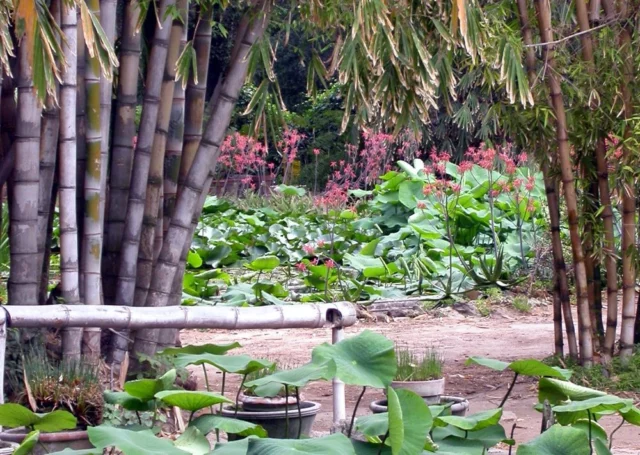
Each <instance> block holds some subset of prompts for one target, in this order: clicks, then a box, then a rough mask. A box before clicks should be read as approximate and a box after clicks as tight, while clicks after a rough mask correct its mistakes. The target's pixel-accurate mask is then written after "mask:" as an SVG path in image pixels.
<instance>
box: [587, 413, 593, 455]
mask: <svg viewBox="0 0 640 455" xmlns="http://www.w3.org/2000/svg"><path fill="white" fill-rule="evenodd" d="M587 417H589V455H593V441H592V440H591V411H590V410H589V409H587Z"/></svg>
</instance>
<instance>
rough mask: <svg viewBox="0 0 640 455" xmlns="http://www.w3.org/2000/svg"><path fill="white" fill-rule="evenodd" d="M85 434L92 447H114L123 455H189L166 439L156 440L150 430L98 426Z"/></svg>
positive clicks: (90, 428)
mask: <svg viewBox="0 0 640 455" xmlns="http://www.w3.org/2000/svg"><path fill="white" fill-rule="evenodd" d="M87 433H88V434H89V441H91V444H93V445H94V446H96V447H115V448H117V449H120V450H121V451H122V453H123V454H124V455H190V453H189V452H187V451H184V450H180V449H178V448H176V447H175V446H174V445H173V444H172V443H171V442H169V441H168V440H167V439H160V438H157V437H156V436H155V435H154V434H153V433H152V432H151V430H148V431H130V430H124V429H122V428H116V427H108V426H105V425H100V426H99V427H89V428H87Z"/></svg>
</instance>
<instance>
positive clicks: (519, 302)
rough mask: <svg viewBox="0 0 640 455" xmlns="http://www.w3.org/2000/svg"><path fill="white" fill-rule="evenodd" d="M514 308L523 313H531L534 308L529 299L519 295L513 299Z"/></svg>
mask: <svg viewBox="0 0 640 455" xmlns="http://www.w3.org/2000/svg"><path fill="white" fill-rule="evenodd" d="M512 305H513V307H514V308H515V309H516V310H518V311H520V312H521V313H531V310H532V307H531V304H530V303H529V299H528V298H527V296H524V295H517V296H515V297H514V298H513V302H512Z"/></svg>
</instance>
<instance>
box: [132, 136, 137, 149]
mask: <svg viewBox="0 0 640 455" xmlns="http://www.w3.org/2000/svg"><path fill="white" fill-rule="evenodd" d="M137 145H138V136H133V148H136V146H137Z"/></svg>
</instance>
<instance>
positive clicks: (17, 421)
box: [0, 403, 78, 433]
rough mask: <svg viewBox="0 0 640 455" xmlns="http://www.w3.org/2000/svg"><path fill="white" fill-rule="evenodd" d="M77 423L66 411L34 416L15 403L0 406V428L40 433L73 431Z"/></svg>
mask: <svg viewBox="0 0 640 455" xmlns="http://www.w3.org/2000/svg"><path fill="white" fill-rule="evenodd" d="M77 423H78V421H77V419H76V418H75V417H74V416H73V414H71V413H70V412H68V411H62V410H57V411H52V412H48V413H45V414H36V413H35V412H32V411H31V410H29V409H27V408H25V407H24V406H22V405H19V404H16V403H5V404H0V426H3V427H9V428H18V427H26V428H29V429H31V430H37V431H42V432H48V433H51V432H55V431H62V430H73V429H75V428H76V425H77Z"/></svg>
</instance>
